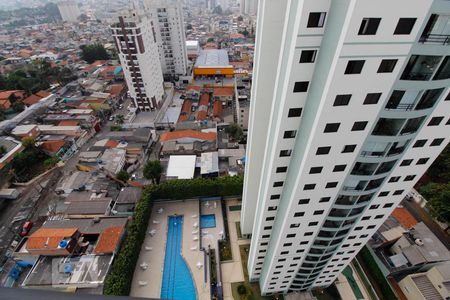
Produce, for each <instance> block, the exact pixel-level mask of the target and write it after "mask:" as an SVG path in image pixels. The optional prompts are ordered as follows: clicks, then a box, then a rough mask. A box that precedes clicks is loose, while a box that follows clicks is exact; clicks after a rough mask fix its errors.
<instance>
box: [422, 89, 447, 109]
mask: <svg viewBox="0 0 450 300" xmlns="http://www.w3.org/2000/svg"><path fill="white" fill-rule="evenodd" d="M443 90H444V88H440V89H432V90H426V91H425V92H424V93H423V95H422V97H420V100H419V103H417V106H416V110H420V109H427V108H431V107H433V106H434V104H436V102H437V100H438V99H439V97H440V96H441V94H442V91H443Z"/></svg>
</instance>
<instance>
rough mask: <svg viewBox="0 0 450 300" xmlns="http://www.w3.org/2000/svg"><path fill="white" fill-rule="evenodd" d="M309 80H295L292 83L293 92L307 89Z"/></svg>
mask: <svg viewBox="0 0 450 300" xmlns="http://www.w3.org/2000/svg"><path fill="white" fill-rule="evenodd" d="M308 85H309V81H297V82H296V83H295V84H294V93H301V92H306V91H307V90H308Z"/></svg>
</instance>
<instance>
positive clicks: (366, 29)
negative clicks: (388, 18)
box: [358, 18, 381, 35]
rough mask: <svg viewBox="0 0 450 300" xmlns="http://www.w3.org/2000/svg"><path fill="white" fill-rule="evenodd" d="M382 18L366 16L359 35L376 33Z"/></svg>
mask: <svg viewBox="0 0 450 300" xmlns="http://www.w3.org/2000/svg"><path fill="white" fill-rule="evenodd" d="M380 22H381V18H364V19H362V21H361V25H360V26H359V30H358V35H375V34H376V33H377V30H378V26H379V25H380Z"/></svg>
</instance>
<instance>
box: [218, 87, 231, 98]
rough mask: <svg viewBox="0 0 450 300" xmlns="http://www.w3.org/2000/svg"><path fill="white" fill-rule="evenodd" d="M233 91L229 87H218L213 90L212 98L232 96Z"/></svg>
mask: <svg viewBox="0 0 450 300" xmlns="http://www.w3.org/2000/svg"><path fill="white" fill-rule="evenodd" d="M233 95H234V90H233V88H230V87H219V88H214V92H213V96H214V97H216V96H217V97H220V96H233Z"/></svg>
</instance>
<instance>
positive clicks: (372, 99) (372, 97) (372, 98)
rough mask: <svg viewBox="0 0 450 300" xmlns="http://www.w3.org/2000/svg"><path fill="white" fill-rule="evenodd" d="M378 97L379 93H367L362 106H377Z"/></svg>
mask: <svg viewBox="0 0 450 300" xmlns="http://www.w3.org/2000/svg"><path fill="white" fill-rule="evenodd" d="M380 97H381V93H369V94H367V95H366V98H365V99H364V102H363V104H364V105H369V104H377V103H378V100H380Z"/></svg>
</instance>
